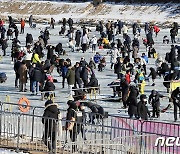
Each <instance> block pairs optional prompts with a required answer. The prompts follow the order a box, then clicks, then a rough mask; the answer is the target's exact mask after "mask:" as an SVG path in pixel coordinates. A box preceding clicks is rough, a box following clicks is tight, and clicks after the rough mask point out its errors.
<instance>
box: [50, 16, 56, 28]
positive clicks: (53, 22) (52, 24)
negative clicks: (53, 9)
mask: <svg viewBox="0 0 180 154" xmlns="http://www.w3.org/2000/svg"><path fill="white" fill-rule="evenodd" d="M54 25H55V20H54V18H51V21H50V27H51V28H52V29H54Z"/></svg>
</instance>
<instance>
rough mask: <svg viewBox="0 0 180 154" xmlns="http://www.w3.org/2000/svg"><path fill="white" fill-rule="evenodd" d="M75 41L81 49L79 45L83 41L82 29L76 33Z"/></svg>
mask: <svg viewBox="0 0 180 154" xmlns="http://www.w3.org/2000/svg"><path fill="white" fill-rule="evenodd" d="M75 41H76V47H77V48H78V50H79V46H80V43H81V31H80V30H77V31H76V33H75Z"/></svg>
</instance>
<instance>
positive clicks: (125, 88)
mask: <svg viewBox="0 0 180 154" xmlns="http://www.w3.org/2000/svg"><path fill="white" fill-rule="evenodd" d="M120 86H121V88H122V102H123V107H122V108H124V109H126V108H127V102H126V101H127V98H128V92H129V84H128V83H127V81H126V79H125V78H121V82H120Z"/></svg>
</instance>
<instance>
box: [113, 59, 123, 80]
mask: <svg viewBox="0 0 180 154" xmlns="http://www.w3.org/2000/svg"><path fill="white" fill-rule="evenodd" d="M121 71H122V63H121V60H120V57H117V62H116V64H115V65H114V73H115V74H117V78H118V79H121V78H122V73H121Z"/></svg>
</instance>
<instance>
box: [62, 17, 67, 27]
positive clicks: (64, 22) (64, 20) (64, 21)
mask: <svg viewBox="0 0 180 154" xmlns="http://www.w3.org/2000/svg"><path fill="white" fill-rule="evenodd" d="M66 23H67V21H66V18H63V21H62V25H63V26H66Z"/></svg>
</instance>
